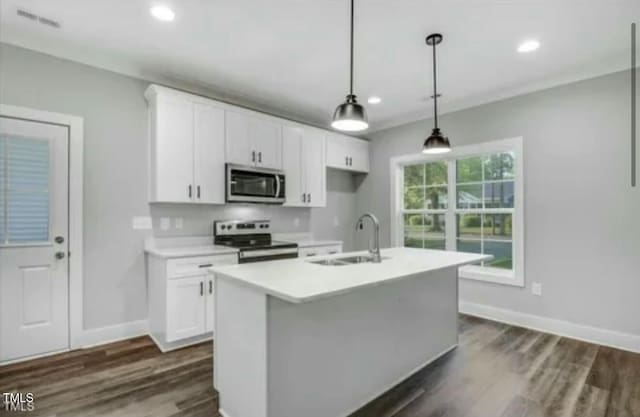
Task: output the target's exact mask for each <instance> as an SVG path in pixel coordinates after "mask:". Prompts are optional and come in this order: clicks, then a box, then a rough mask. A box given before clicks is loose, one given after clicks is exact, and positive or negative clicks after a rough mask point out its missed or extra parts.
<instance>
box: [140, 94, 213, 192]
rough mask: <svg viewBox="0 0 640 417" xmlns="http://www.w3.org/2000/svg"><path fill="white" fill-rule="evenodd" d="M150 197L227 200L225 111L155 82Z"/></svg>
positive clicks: (151, 102)
mask: <svg viewBox="0 0 640 417" xmlns="http://www.w3.org/2000/svg"><path fill="white" fill-rule="evenodd" d="M146 96H147V99H148V100H149V122H150V133H151V138H150V141H151V146H150V150H151V157H150V190H149V194H150V195H149V199H150V201H151V202H172V203H209V204H224V144H225V142H224V110H223V109H222V108H219V107H216V106H214V105H210V104H207V103H201V102H198V100H197V99H190V96H188V95H186V94H183V93H175V92H173V91H172V90H168V89H164V88H162V87H156V86H151V87H149V89H148V90H147V93H146Z"/></svg>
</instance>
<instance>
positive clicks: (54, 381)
mask: <svg viewBox="0 0 640 417" xmlns="http://www.w3.org/2000/svg"><path fill="white" fill-rule="evenodd" d="M212 351H213V349H212V344H211V343H210V342H209V343H203V344H200V345H197V346H192V347H187V348H184V349H180V350H176V351H173V352H168V353H164V354H163V353H161V352H160V350H159V349H158V348H157V347H156V345H155V344H154V343H153V341H152V340H151V339H150V338H148V337H146V336H145V337H139V338H136V339H131V340H127V341H123V342H117V343H111V344H108V345H102V346H98V347H95V348H90V349H83V350H77V351H73V352H69V353H63V354H59V355H54V356H50V357H47V358H42V359H35V360H31V361H28V362H22V363H18V364H15V365H8V366H3V367H0V391H2V392H7V391H12V392H27V391H28V392H33V394H34V405H35V410H34V411H33V412H28V413H27V412H22V413H19V412H12V413H8V412H6V411H4V409H2V408H0V416H4V415H11V416H18V415H22V416H29V417H31V416H42V415H46V416H52V415H56V416H79V417H80V416H82V417H89V416H107V415H108V416H127V417H135V416H141V417H142V416H154V417H156V416H158V417H160V416H190V417H191V416H193V417H196V416H207V417H214V416H216V417H219V415H218V412H217V410H218V396H217V393H216V392H215V390H214V389H213V387H212V385H213V379H212V378H213V376H212V375H213V369H212V368H213V367H212V366H211V365H212V363H213V359H212ZM3 413H4V414H3Z"/></svg>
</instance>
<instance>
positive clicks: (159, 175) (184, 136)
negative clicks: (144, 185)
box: [154, 97, 195, 202]
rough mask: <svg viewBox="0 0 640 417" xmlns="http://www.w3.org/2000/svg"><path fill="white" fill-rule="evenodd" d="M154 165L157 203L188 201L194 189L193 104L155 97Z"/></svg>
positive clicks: (192, 197)
mask: <svg viewBox="0 0 640 417" xmlns="http://www.w3.org/2000/svg"><path fill="white" fill-rule="evenodd" d="M154 152H155V158H154V163H155V164H156V166H155V172H156V179H155V181H156V200H157V201H165V202H189V201H192V200H193V199H194V196H195V190H194V186H193V104H192V103H190V102H188V101H183V100H173V99H167V98H162V97H159V98H158V105H157V114H156V143H155V150H154Z"/></svg>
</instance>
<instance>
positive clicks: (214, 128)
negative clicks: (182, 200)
mask: <svg viewBox="0 0 640 417" xmlns="http://www.w3.org/2000/svg"><path fill="white" fill-rule="evenodd" d="M193 142H194V149H195V154H194V161H195V165H194V182H195V187H196V190H195V201H197V202H200V203H211V204H224V158H225V156H224V110H222V109H219V108H217V107H213V106H208V105H205V104H195V107H194V141H193Z"/></svg>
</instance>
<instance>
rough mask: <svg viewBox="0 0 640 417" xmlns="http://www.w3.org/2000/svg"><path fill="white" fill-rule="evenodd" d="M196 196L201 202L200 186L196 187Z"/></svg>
mask: <svg viewBox="0 0 640 417" xmlns="http://www.w3.org/2000/svg"><path fill="white" fill-rule="evenodd" d="M196 194H197V196H198V200H200V186H199V185H198V186H197V187H196Z"/></svg>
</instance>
